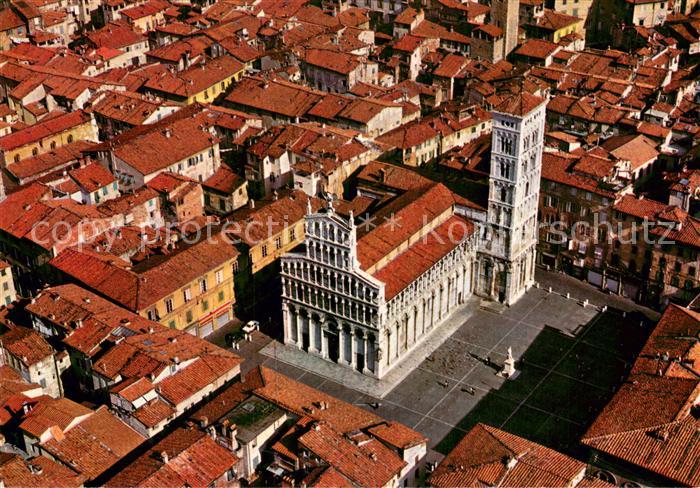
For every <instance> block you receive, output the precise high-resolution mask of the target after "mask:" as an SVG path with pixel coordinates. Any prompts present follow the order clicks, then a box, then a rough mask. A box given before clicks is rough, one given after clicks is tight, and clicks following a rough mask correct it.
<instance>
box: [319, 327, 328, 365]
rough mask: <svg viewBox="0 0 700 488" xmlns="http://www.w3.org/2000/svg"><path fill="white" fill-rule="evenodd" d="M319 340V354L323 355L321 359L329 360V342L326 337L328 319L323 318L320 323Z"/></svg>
mask: <svg viewBox="0 0 700 488" xmlns="http://www.w3.org/2000/svg"><path fill="white" fill-rule="evenodd" d="M318 329H319V330H318V338H319V342H320V344H319V352H320V353H321V357H322V358H324V359H327V358H328V340H327V338H326V337H325V336H326V333H325V332H326V319H325V317H323V318H321V320H320V321H319V323H318Z"/></svg>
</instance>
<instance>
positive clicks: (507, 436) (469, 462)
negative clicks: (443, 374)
mask: <svg viewBox="0 0 700 488" xmlns="http://www.w3.org/2000/svg"><path fill="white" fill-rule="evenodd" d="M586 469H587V467H586V464H585V463H583V462H581V461H579V460H577V459H574V458H571V457H569V456H566V455H564V454H561V453H559V452H557V451H555V450H553V449H549V448H547V447H544V446H542V445H540V444H537V443H535V442H532V441H529V440H527V439H523V438H522V437H519V436H517V435H514V434H511V433H509V432H505V431H503V430H500V429H497V428H495V427H491V426H490V425H485V424H476V425H475V426H474V427H472V428H471V430H470V431H469V432H467V434H466V435H465V436H464V437H463V438H462V440H460V441H459V443H458V444H457V445H456V446H455V447H454V448H453V449H452V450H451V451H450V452H449V453H448V454H447V456H445V458H444V459H443V460H442V461H440V464H438V466H437V467H436V468H435V470H434V471H433V472H432V473H431V474H430V478H429V479H428V484H429V486H433V487H435V488H448V487H453V486H461V487H476V486H482V484H488V485H489V486H494V487H505V486H526V485H527V486H530V485H537V486H551V487H561V488H564V487H571V488H573V487H577V486H579V487H581V488H583V487H586V486H596V484H597V483H600V482H601V481H600V480H597V479H595V478H593V477H586Z"/></svg>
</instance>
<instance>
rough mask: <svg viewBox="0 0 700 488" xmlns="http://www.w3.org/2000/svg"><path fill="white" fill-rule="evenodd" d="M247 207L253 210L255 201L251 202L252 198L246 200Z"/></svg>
mask: <svg viewBox="0 0 700 488" xmlns="http://www.w3.org/2000/svg"><path fill="white" fill-rule="evenodd" d="M248 207H249V208H255V200H253V199H252V198H251V199H250V200H248Z"/></svg>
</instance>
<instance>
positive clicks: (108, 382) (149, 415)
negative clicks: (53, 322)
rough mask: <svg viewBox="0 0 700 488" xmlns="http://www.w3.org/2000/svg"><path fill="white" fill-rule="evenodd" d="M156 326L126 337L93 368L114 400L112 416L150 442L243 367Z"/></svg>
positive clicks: (218, 350)
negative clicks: (142, 332)
mask: <svg viewBox="0 0 700 488" xmlns="http://www.w3.org/2000/svg"><path fill="white" fill-rule="evenodd" d="M156 327H157V328H156ZM156 327H152V328H151V329H150V330H149V331H148V332H146V333H145V334H137V335H131V336H128V337H125V338H124V340H123V341H121V342H119V343H118V344H116V345H114V347H113V348H111V349H110V350H109V351H107V352H106V353H105V354H104V355H103V356H102V357H100V358H98V359H97V360H96V361H95V363H94V364H93V366H92V381H93V387H94V389H95V390H101V391H103V392H104V393H105V394H106V395H108V397H109V406H110V408H111V410H112V412H114V413H115V414H116V415H117V416H118V417H119V418H121V419H122V420H123V421H124V422H126V423H127V424H128V425H129V426H131V428H132V429H134V430H135V431H136V432H138V433H139V434H141V435H142V436H144V437H147V438H151V437H153V436H155V435H156V434H158V433H159V432H161V431H162V430H163V429H164V428H165V427H166V426H167V425H168V424H169V423H170V422H172V421H173V420H174V419H175V418H177V417H179V416H180V415H182V414H183V413H184V412H186V411H187V410H189V409H191V408H192V407H193V406H194V405H196V404H198V403H200V402H201V401H202V400H203V399H204V398H206V397H208V396H210V395H212V394H214V393H215V392H216V391H217V390H218V389H219V388H221V387H223V386H224V385H225V384H226V383H228V382H230V381H232V380H233V379H234V378H236V377H237V376H238V375H239V374H240V363H241V360H240V358H238V356H236V355H235V354H233V353H231V352H230V351H227V350H225V349H222V348H220V347H218V346H215V345H213V344H210V343H209V342H206V341H204V340H202V339H200V338H198V337H195V336H193V335H191V334H188V333H187V332H184V331H178V330H171V329H167V328H165V327H162V326H161V327H158V326H156ZM137 364H141V365H143V366H141V367H136V366H135V365H137Z"/></svg>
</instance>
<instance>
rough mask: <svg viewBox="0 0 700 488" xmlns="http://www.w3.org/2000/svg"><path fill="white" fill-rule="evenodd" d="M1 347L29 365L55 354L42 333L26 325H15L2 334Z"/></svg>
mask: <svg viewBox="0 0 700 488" xmlns="http://www.w3.org/2000/svg"><path fill="white" fill-rule="evenodd" d="M0 347H2V348H4V349H6V350H7V351H8V352H9V353H10V354H12V355H13V356H14V357H15V358H17V359H18V360H19V361H21V362H22V363H23V364H24V365H25V366H27V367H29V366H33V365H35V364H36V363H38V362H39V361H43V360H44V359H46V358H49V357H51V356H53V354H54V352H55V351H54V349H53V347H51V345H50V344H49V343H48V342H46V340H45V339H44V338H43V337H42V336H41V334H39V333H38V332H37V331H35V330H34V329H28V328H26V327H15V328H13V329H10V330H9V331H8V332H7V333H5V334H3V335H0Z"/></svg>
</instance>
